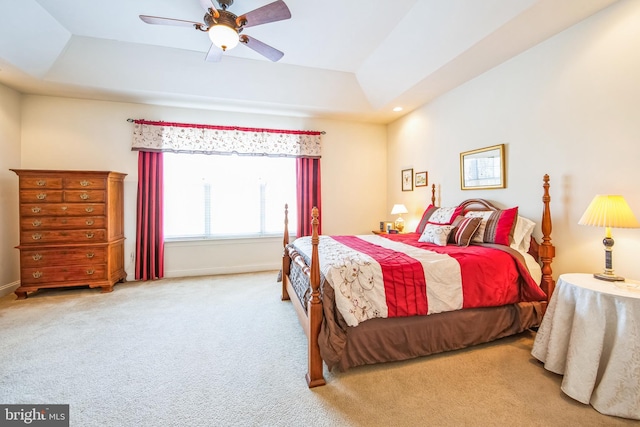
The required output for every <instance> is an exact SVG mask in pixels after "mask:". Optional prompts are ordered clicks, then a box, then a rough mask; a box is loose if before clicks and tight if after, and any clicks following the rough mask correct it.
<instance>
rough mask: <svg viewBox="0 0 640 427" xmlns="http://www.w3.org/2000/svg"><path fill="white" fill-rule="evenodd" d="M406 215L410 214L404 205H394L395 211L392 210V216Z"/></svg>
mask: <svg viewBox="0 0 640 427" xmlns="http://www.w3.org/2000/svg"><path fill="white" fill-rule="evenodd" d="M406 213H409V211H408V210H407V208H406V207H405V206H404V205H393V209H391V215H401V214H406Z"/></svg>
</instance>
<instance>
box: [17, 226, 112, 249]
mask: <svg viewBox="0 0 640 427" xmlns="http://www.w3.org/2000/svg"><path fill="white" fill-rule="evenodd" d="M106 235H107V233H106V230H105V229H104V228H101V229H96V230H86V229H85V230H30V231H22V232H21V233H20V243H22V244H25V245H28V244H44V243H94V242H104V241H106Z"/></svg>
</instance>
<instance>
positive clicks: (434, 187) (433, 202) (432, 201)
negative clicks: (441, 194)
mask: <svg viewBox="0 0 640 427" xmlns="http://www.w3.org/2000/svg"><path fill="white" fill-rule="evenodd" d="M431 204H432V205H433V206H435V205H436V185H435V184H431Z"/></svg>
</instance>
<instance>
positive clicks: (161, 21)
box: [140, 15, 204, 28]
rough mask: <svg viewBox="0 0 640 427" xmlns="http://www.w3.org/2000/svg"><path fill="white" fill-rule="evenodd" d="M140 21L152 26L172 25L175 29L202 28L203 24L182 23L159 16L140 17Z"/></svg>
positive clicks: (181, 21) (180, 20)
mask: <svg viewBox="0 0 640 427" xmlns="http://www.w3.org/2000/svg"><path fill="white" fill-rule="evenodd" d="M140 19H142V21H144V22H146V23H147V24H154V25H174V26H176V27H191V28H193V27H195V28H198V27H202V26H204V25H203V24H201V23H199V22H192V21H183V20H182V19H173V18H160V17H159V16H148V15H140Z"/></svg>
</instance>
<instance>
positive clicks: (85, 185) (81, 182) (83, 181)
mask: <svg viewBox="0 0 640 427" xmlns="http://www.w3.org/2000/svg"><path fill="white" fill-rule="evenodd" d="M89 184H91V183H90V182H89V181H87V180H86V179H83V180H82V181H80V185H81V186H83V187H87V186H89Z"/></svg>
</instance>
